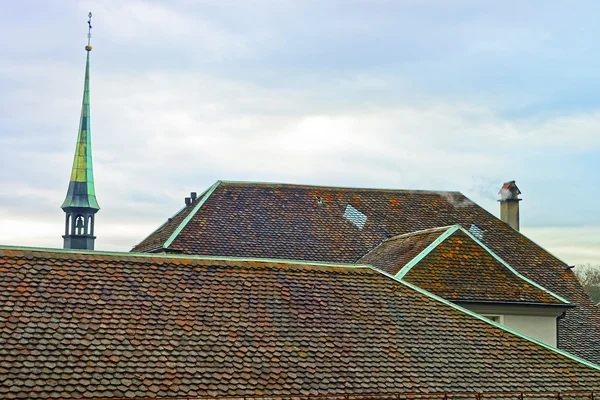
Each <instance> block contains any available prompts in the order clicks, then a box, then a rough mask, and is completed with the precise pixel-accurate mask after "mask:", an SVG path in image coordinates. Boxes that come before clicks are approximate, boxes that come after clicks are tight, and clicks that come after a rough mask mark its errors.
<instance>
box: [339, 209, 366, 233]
mask: <svg viewBox="0 0 600 400" xmlns="http://www.w3.org/2000/svg"><path fill="white" fill-rule="evenodd" d="M344 218H346V219H347V220H348V221H350V222H352V223H353V224H354V225H356V227H357V228H358V229H362V228H363V226H365V224H366V223H367V216H366V215H365V214H363V213H361V212H360V211H358V210H357V209H356V208H354V207H352V206H351V205H350V204H348V205H347V206H346V211H344Z"/></svg>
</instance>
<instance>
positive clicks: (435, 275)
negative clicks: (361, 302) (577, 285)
mask: <svg viewBox="0 0 600 400" xmlns="http://www.w3.org/2000/svg"><path fill="white" fill-rule="evenodd" d="M442 234H443V235H442ZM436 239H439V240H437V242H436V243H434V242H435V241H436ZM432 244H433V245H432ZM430 245H432V246H431V247H429V248H428V246H430ZM433 246H435V247H433ZM425 250H427V251H425ZM417 256H418V257H419V258H417ZM358 263H360V264H370V265H373V266H375V267H377V268H379V269H382V270H384V271H386V272H388V273H390V274H392V275H396V274H398V273H401V274H402V276H399V277H401V278H402V279H404V280H406V281H408V282H410V283H413V284H415V285H417V286H419V287H420V288H423V289H425V290H427V291H429V292H431V293H433V294H436V295H438V296H441V297H443V298H445V299H447V300H452V301H456V300H469V301H472V300H475V301H485V302H489V301H492V302H510V303H519V302H521V303H528V304H531V303H538V304H548V305H566V304H567V303H565V302H564V301H562V300H561V299H559V298H557V297H556V296H555V295H553V294H551V293H549V291H548V290H544V289H542V288H540V287H537V286H535V285H533V284H531V283H530V282H527V280H525V279H523V278H522V277H521V276H519V275H518V274H516V273H515V272H513V271H512V270H511V269H510V268H509V267H507V266H505V265H504V264H503V263H502V262H501V261H499V260H498V259H497V258H496V257H494V255H493V254H491V253H490V252H489V251H488V250H487V249H485V248H484V247H483V246H481V245H480V244H479V243H477V242H476V241H475V240H474V239H473V238H472V237H471V236H470V235H469V234H468V233H467V232H466V231H465V230H464V229H462V228H460V227H458V226H453V227H444V228H435V229H430V230H425V231H420V232H415V233H412V234H408V235H401V236H398V237H394V238H391V239H388V240H386V241H384V242H383V243H381V244H380V245H379V246H377V247H376V248H375V249H373V250H372V251H371V252H369V253H368V254H367V255H365V256H364V257H362V258H361V259H360V260H358ZM409 263H410V264H411V265H408V264H409ZM407 265H408V266H407ZM404 267H406V268H410V269H408V270H406V268H404ZM403 268H404V270H403ZM401 270H402V271H401Z"/></svg>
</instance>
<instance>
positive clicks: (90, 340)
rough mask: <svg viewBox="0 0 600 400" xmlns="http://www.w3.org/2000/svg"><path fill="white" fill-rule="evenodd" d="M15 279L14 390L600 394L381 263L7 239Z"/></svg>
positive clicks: (541, 351) (547, 357)
mask: <svg viewBox="0 0 600 400" xmlns="http://www.w3.org/2000/svg"><path fill="white" fill-rule="evenodd" d="M0 277H1V279H0V305H1V307H0V360H1V361H0V368H3V370H2V371H3V373H2V374H0V376H1V377H2V378H1V379H0V393H2V397H3V398H8V399H10V398H27V397H30V398H33V397H39V398H53V397H61V396H62V397H64V398H71V397H83V398H93V397H101V398H118V397H161V396H162V397H175V396H204V395H239V396H243V395H256V394H257V393H264V394H267V395H283V394H286V393H315V394H326V393H340V392H341V393H367V392H368V393H375V392H394V391H396V392H397V391H406V390H410V391H413V392H424V391H430V392H431V391H458V390H472V391H478V390H484V391H496V390H519V391H520V390H552V391H558V390H560V391H566V390H592V389H595V390H598V389H599V388H600V370H598V369H596V368H593V367H591V366H588V365H585V364H583V363H581V362H578V361H576V360H574V359H572V358H570V357H568V356H566V355H564V354H561V353H558V352H556V351H554V350H551V349H549V348H547V347H543V346H540V345H538V344H535V343H533V342H530V341H528V340H525V339H523V338H521V337H520V336H517V335H514V334H512V333H510V332H507V331H506V330H503V329H500V328H499V327H497V326H494V325H493V324H491V323H487V322H485V321H482V320H480V319H478V318H475V317H473V316H471V315H468V314H466V313H463V312H462V311H459V310H457V309H456V308H454V307H451V306H449V305H447V304H446V303H443V302H441V301H438V300H435V299H433V298H432V297H430V296H427V295H425V294H423V293H420V292H418V291H416V290H415V289H412V288H411V287H409V286H407V284H403V283H401V282H399V281H396V280H393V279H391V278H389V277H387V276H385V275H383V274H382V273H380V272H378V271H376V270H374V269H370V268H364V267H363V268H356V267H354V268H353V267H338V266H319V265H306V264H293V263H283V262H266V261H265V262H263V261H253V260H246V261H244V260H229V261H227V260H209V259H205V260H203V259H199V258H195V259H185V258H178V257H166V256H163V257H159V256H155V257H151V256H138V255H119V254H97V253H89V254H87V253H86V254H73V253H69V252H49V251H38V250H19V249H6V248H0ZM474 377H477V378H476V379H474Z"/></svg>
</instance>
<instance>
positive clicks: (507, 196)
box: [498, 181, 522, 231]
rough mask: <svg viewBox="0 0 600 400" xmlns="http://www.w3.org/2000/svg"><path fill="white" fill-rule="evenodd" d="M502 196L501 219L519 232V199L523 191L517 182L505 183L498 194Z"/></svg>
mask: <svg viewBox="0 0 600 400" xmlns="http://www.w3.org/2000/svg"><path fill="white" fill-rule="evenodd" d="M498 194H499V195H500V200H498V201H499V202H500V219H501V220H502V221H504V222H506V223H507V224H508V225H510V227H511V228H513V229H514V230H516V231H518V230H519V202H520V201H521V200H522V199H520V198H519V195H520V194H521V191H520V190H519V188H518V187H517V184H516V183H515V181H509V182H505V183H504V185H502V187H501V188H500V191H499V192H498Z"/></svg>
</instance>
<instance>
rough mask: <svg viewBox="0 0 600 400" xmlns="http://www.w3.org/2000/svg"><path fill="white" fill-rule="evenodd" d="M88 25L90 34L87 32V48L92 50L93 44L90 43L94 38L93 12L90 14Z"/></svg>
mask: <svg viewBox="0 0 600 400" xmlns="http://www.w3.org/2000/svg"><path fill="white" fill-rule="evenodd" d="M88 27H89V28H88V34H87V37H88V44H87V46H85V49H86V50H87V51H92V46H91V45H90V39H92V13H91V12H90V13H89V14H88Z"/></svg>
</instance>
